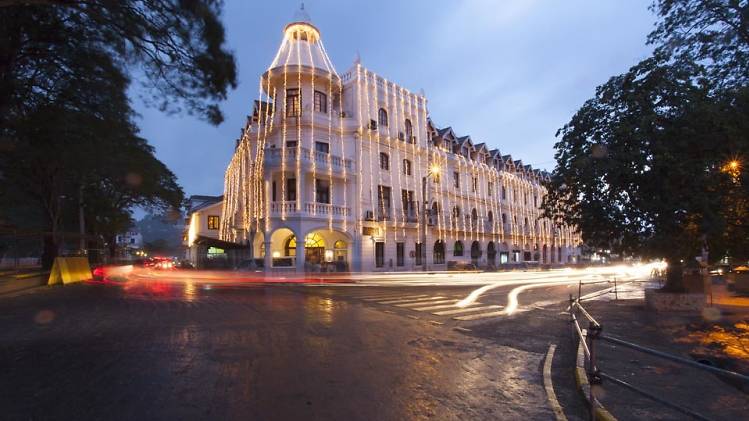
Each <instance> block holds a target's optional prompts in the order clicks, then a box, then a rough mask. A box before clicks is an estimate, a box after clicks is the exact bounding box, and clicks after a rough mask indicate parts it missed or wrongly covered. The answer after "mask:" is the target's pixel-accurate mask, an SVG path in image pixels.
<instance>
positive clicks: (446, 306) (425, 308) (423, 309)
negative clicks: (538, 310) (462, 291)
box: [411, 303, 568, 314]
mask: <svg viewBox="0 0 749 421" xmlns="http://www.w3.org/2000/svg"><path fill="white" fill-rule="evenodd" d="M478 305H483V304H482V303H473V304H468V306H467V307H472V306H478ZM448 308H463V307H458V306H456V305H455V304H444V305H439V306H429V307H418V308H412V309H411V310H415V311H432V310H446V309H448ZM565 314H568V313H565Z"/></svg>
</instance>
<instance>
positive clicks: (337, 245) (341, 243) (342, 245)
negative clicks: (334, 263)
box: [333, 240, 347, 250]
mask: <svg viewBox="0 0 749 421" xmlns="http://www.w3.org/2000/svg"><path fill="white" fill-rule="evenodd" d="M346 247H347V245H346V242H345V241H343V240H338V241H336V242H335V244H333V248H335V249H336V250H340V249H345V248H346Z"/></svg>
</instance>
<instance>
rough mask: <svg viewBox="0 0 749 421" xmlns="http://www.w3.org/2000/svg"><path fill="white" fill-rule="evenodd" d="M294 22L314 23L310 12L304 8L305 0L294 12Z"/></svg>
mask: <svg viewBox="0 0 749 421" xmlns="http://www.w3.org/2000/svg"><path fill="white" fill-rule="evenodd" d="M292 22H304V23H312V19H311V18H310V17H309V13H307V10H306V9H305V8H304V2H301V4H300V6H299V9H298V10H297V11H295V12H294V16H293V18H292Z"/></svg>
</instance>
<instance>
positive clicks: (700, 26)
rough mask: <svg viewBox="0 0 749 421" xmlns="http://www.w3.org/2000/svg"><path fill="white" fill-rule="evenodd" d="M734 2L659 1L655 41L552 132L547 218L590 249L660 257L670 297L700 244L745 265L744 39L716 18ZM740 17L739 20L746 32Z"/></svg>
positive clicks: (748, 243)
mask: <svg viewBox="0 0 749 421" xmlns="http://www.w3.org/2000/svg"><path fill="white" fill-rule="evenodd" d="M733 3H735V2H730V1H728V2H718V1H696V0H694V1H689V0H684V1H666V0H663V1H658V2H656V3H655V4H654V6H653V7H654V9H655V10H656V11H657V13H658V14H659V16H661V18H662V21H661V22H660V23H659V25H658V26H657V28H656V30H655V31H654V32H653V33H652V34H651V35H650V37H649V40H650V42H653V43H659V42H662V43H663V44H659V45H658V46H657V48H656V49H655V52H654V55H653V57H651V58H648V59H646V60H644V61H642V62H641V63H639V64H637V65H636V66H634V67H632V68H631V69H630V70H629V71H628V72H627V73H625V74H623V75H620V76H616V77H613V78H611V79H610V80H609V81H608V82H607V83H606V84H604V85H602V86H600V87H598V88H597V90H596V96H595V97H594V98H592V99H590V100H588V101H587V102H586V103H585V104H584V105H583V106H582V107H581V108H580V110H578V112H577V113H575V115H574V116H573V117H572V119H571V120H570V122H569V123H567V124H566V125H565V126H564V127H563V128H561V129H560V130H559V132H558V133H557V136H558V137H559V138H560V140H559V141H558V142H557V144H556V145H555V148H556V150H557V152H556V155H555V158H556V161H557V165H556V168H555V170H554V172H553V174H552V177H551V182H550V185H549V186H548V187H549V195H548V196H547V198H546V199H545V201H544V204H543V206H544V210H545V214H546V216H548V217H551V218H554V219H556V220H557V221H560V222H565V223H568V224H572V225H575V226H577V227H578V229H579V230H580V231H581V233H582V236H583V239H584V240H585V241H586V242H587V243H588V244H590V245H592V246H594V247H605V248H612V249H614V250H617V251H619V252H625V253H630V254H638V255H642V256H646V257H659V258H666V259H667V261H668V262H669V276H668V282H667V288H668V289H671V290H680V289H681V270H682V262H690V261H693V260H694V257H695V256H696V255H698V254H699V253H700V251H701V249H702V248H703V247H704V246H707V247H709V249H710V251H711V256H712V257H713V258H715V257H720V256H723V255H725V254H726V253H730V254H731V255H732V256H734V257H737V258H740V259H749V254H747V248H748V247H749V227H748V226H747V222H749V215H748V214H747V209H748V208H747V198H749V191H747V187H748V186H749V183H748V182H749V180H747V172H746V171H745V168H744V166H745V164H744V163H743V161H742V159H743V158H742V157H748V156H749V107H748V106H747V104H748V103H747V100H748V99H749V86H748V85H747V83H746V82H747V79H746V78H743V79H742V77H743V76H742V73H741V72H743V71H745V69H746V65H747V63H746V62H743V63H738V62H736V60H737V57H740V56H741V55H742V54H744V53H745V51H746V46H747V45H749V42H747V41H746V40H745V39H744V37H743V35H741V34H742V28H741V27H740V28H738V29H734V26H732V25H730V24H727V23H726V24H725V25H723V24H721V22H724V20H719V19H718V18H716V16H722V13H723V12H725V13H728V11H729V10H733V8H734V6H735V5H734V4H733ZM741 8H743V9H746V8H747V6H746V5H744V6H741ZM744 12H746V10H744ZM746 16H749V15H747V13H743V15H742V16H740V17H736V19H739V21H741V22H743V23H742V25H744V26H743V28H744V29H745V28H746V26H745V25H746V23H747V22H746ZM715 19H718V20H715ZM725 21H726V22H727V21H731V22H733V21H732V20H730V19H728V20H725ZM685 28H691V29H693V31H692V32H690V31H685V30H684V29H685ZM694 32H698V33H702V35H695V34H694ZM726 67H728V68H727V69H726ZM743 75H744V76H745V75H746V73H744V74H743ZM726 78H730V80H728V79H726ZM730 162H735V163H736V165H735V167H736V168H734V171H733V173H731V172H730V171H727V170H726V165H727V163H730Z"/></svg>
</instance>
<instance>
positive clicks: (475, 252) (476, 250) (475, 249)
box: [471, 241, 481, 259]
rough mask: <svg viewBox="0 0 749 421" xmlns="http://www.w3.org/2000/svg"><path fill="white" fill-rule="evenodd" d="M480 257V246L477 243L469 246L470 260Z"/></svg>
mask: <svg viewBox="0 0 749 421" xmlns="http://www.w3.org/2000/svg"><path fill="white" fill-rule="evenodd" d="M479 257H481V244H479V242H478V241H474V242H473V243H472V244H471V258H472V259H478V258H479Z"/></svg>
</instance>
